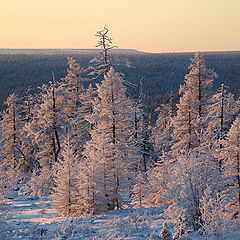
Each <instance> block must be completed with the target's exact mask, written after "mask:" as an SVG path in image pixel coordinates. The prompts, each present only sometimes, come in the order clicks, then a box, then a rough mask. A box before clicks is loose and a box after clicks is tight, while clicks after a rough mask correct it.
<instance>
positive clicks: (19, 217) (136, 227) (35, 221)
mask: <svg viewBox="0 0 240 240" xmlns="http://www.w3.org/2000/svg"><path fill="white" fill-rule="evenodd" d="M9 203H10V204H11V205H12V210H11V212H12V214H11V216H10V217H9V219H8V223H9V225H8V227H7V228H6V230H5V231H6V232H8V233H4V232H1V231H0V239H1V240H3V239H4V240H5V239H26V240H28V239H29V240H34V239H86V240H88V239H89V240H90V239H91V240H93V239H94V240H97V239H106V240H108V239H109V240H111V239H131V240H138V239H139V240H140V239H149V240H150V239H152V240H153V239H162V238H161V237H160V233H161V230H162V227H163V223H164V219H163V218H162V216H163V215H162V212H161V209H159V208H142V209H134V208H133V209H124V210H114V211H110V212H107V213H102V214H98V215H94V216H90V217H84V218H66V217H59V216H58V215H57V213H56V212H55V210H54V209H53V208H52V207H51V205H50V203H49V201H41V200H40V199H38V198H27V197H16V198H14V199H11V200H9ZM167 229H169V230H170V231H171V232H173V228H172V227H171V226H170V225H168V227H167ZM188 239H192V240H194V239H196V240H203V239H205V237H204V236H203V235H201V234H200V233H198V234H192V235H191V236H190V237H189V238H188ZM227 239H228V240H231V239H234V240H239V239H240V235H238V234H234V235H231V236H229V237H228V238H227Z"/></svg>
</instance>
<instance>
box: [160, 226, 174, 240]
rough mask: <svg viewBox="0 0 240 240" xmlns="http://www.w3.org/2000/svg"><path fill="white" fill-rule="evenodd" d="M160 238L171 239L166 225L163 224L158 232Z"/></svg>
mask: <svg viewBox="0 0 240 240" xmlns="http://www.w3.org/2000/svg"><path fill="white" fill-rule="evenodd" d="M160 237H161V238H162V239H164V240H171V239H172V234H171V232H170V231H169V230H168V228H167V224H166V223H164V224H163V228H162V230H161V232H160Z"/></svg>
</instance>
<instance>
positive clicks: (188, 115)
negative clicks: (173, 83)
mask: <svg viewBox="0 0 240 240" xmlns="http://www.w3.org/2000/svg"><path fill="white" fill-rule="evenodd" d="M191 61H192V63H191V64H190V66H189V68H190V72H189V74H187V75H186V76H185V84H184V85H183V86H180V90H179V93H180V94H181V95H182V96H181V97H180V103H179V104H177V108H178V110H177V116H176V117H175V118H174V121H173V125H174V132H173V135H174V136H175V137H176V140H177V141H176V143H175V144H174V146H173V150H174V151H175V152H179V151H181V150H188V151H189V150H190V149H193V148H194V147H197V146H199V144H200V139H199V134H201V132H202V131H203V130H204V129H206V127H207V123H206V115H207V114H208V108H209V104H210V102H209V99H210V96H211V95H210V93H211V92H210V90H211V86H212V82H213V79H214V78H215V77H216V74H215V73H214V72H213V71H212V70H208V69H206V67H205V62H204V59H203V57H202V55H201V54H200V53H197V54H195V57H194V59H192V60H191Z"/></svg>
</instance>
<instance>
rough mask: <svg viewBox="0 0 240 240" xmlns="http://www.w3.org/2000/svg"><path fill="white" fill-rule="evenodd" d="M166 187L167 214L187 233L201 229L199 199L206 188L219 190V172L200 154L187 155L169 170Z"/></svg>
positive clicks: (194, 152)
mask: <svg viewBox="0 0 240 240" xmlns="http://www.w3.org/2000/svg"><path fill="white" fill-rule="evenodd" d="M168 173H169V175H168V184H167V185H166V186H167V188H166V190H165V192H164V196H165V197H166V198H167V199H171V202H170V204H169V207H168V209H167V210H166V214H167V215H168V216H169V217H170V218H171V220H172V221H173V222H174V223H175V224H178V219H179V217H181V219H182V220H181V221H182V223H183V224H184V226H185V228H186V230H190V231H193V230H197V229H198V228H200V223H201V211H200V205H199V204H200V199H201V197H202V196H203V194H204V191H205V189H206V186H207V185H209V186H210V187H212V189H213V190H215V189H219V184H221V181H219V179H220V178H219V172H218V167H217V163H215V165H214V163H213V162H212V161H211V158H210V157H209V156H208V155H207V154H205V153H204V152H201V151H190V152H189V151H188V152H185V153H182V154H179V155H178V156H177V159H176V162H175V163H174V165H173V166H172V167H171V169H170V170H169V172H168Z"/></svg>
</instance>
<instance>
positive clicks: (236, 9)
mask: <svg viewBox="0 0 240 240" xmlns="http://www.w3.org/2000/svg"><path fill="white" fill-rule="evenodd" d="M104 24H106V25H107V26H108V27H109V28H110V36H111V37H112V38H113V43H114V45H117V46H118V47H119V48H131V49H137V50H140V51H146V52H179V51H206V50H207V51H212V50H240V0H0V32H1V34H0V48H94V47H95V45H96V43H97V39H96V37H94V34H95V32H96V31H97V30H101V29H102V28H103V26H104Z"/></svg>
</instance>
